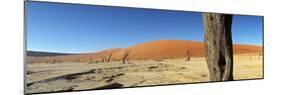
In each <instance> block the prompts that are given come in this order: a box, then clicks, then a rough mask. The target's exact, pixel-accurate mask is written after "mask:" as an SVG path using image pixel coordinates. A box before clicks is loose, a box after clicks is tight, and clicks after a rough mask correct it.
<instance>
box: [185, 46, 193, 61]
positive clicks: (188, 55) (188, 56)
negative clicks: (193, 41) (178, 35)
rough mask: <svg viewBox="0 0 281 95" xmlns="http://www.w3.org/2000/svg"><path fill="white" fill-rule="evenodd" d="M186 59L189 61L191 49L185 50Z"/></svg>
mask: <svg viewBox="0 0 281 95" xmlns="http://www.w3.org/2000/svg"><path fill="white" fill-rule="evenodd" d="M186 56H187V58H186V61H190V59H191V57H192V52H191V49H187V50H186Z"/></svg>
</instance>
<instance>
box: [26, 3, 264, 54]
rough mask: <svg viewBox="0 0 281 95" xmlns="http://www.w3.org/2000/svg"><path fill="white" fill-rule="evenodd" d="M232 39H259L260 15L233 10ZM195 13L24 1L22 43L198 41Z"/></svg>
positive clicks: (50, 46)
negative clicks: (24, 18)
mask: <svg viewBox="0 0 281 95" xmlns="http://www.w3.org/2000/svg"><path fill="white" fill-rule="evenodd" d="M232 27H233V28H232V36H233V42H234V43H239V44H253V45H260V46H261V45H262V34H263V33H262V17H258V16H236V15H235V16H234V18H233V26H232ZM203 29H204V27H203V21H202V15H201V13H196V12H183V11H165V10H151V9H136V8H120V7H104V6H87V5H72V4H58V3H42V2H40V3H39V2H28V3H27V49H28V50H34V51H49V52H50V51H51V52H67V53H79V52H95V51H99V50H103V49H108V48H124V47H128V46H132V45H135V44H138V43H142V42H149V41H154V40H194V41H203V35H204V31H203Z"/></svg>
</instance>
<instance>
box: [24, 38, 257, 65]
mask: <svg viewBox="0 0 281 95" xmlns="http://www.w3.org/2000/svg"><path fill="white" fill-rule="evenodd" d="M127 50H130V52H129V59H130V60H145V59H169V58H184V57H186V56H187V52H188V51H190V52H191V55H192V57H204V55H205V52H204V44H203V42H196V41H188V40H159V41H152V42H147V43H141V44H137V45H134V46H130V47H128V48H127ZM233 51H234V54H243V53H260V52H262V47H260V46H254V45H240V44H235V45H234V46H233ZM41 53H42V52H41ZM110 53H112V59H113V60H120V59H121V57H122V56H123V55H124V53H125V48H111V49H107V50H103V51H99V52H95V53H83V54H76V55H71V54H63V53H57V54H56V53H54V55H56V56H46V54H41V55H40V52H37V53H35V52H29V51H28V52H27V56H28V61H29V62H28V63H30V62H46V61H51V60H57V61H64V62H65V61H67V62H75V61H80V62H83V61H97V60H100V59H101V58H102V57H106V56H108V55H109V54H110ZM33 54H36V55H40V56H36V55H33ZM52 54H53V53H51V55H52ZM60 54H61V55H60ZM42 55H44V56H42Z"/></svg>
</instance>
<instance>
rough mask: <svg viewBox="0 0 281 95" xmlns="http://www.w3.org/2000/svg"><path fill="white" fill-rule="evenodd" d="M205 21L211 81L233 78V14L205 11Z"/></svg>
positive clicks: (206, 51) (205, 38)
mask: <svg viewBox="0 0 281 95" xmlns="http://www.w3.org/2000/svg"><path fill="white" fill-rule="evenodd" d="M203 22H204V31H205V35H204V45H205V56H206V62H207V65H208V69H209V73H210V81H227V80H233V51H232V37H231V24H232V15H226V14H214V13H203Z"/></svg>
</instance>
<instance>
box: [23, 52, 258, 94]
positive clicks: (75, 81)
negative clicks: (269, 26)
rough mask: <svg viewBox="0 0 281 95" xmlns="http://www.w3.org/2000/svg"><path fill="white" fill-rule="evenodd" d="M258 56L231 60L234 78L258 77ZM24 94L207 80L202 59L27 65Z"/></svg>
mask: <svg viewBox="0 0 281 95" xmlns="http://www.w3.org/2000/svg"><path fill="white" fill-rule="evenodd" d="M262 66H263V65H262V56H259V55H258V54H243V55H236V56H235V57H234V78H235V80H240V79H253V78H262V76H263V72H262V71H263V70H262V69H263V67H262ZM27 73H28V74H27V92H28V93H40V92H56V91H73V90H90V89H106V88H119V87H135V86H149V85H164V84H176V83H193V82H207V81H209V74H208V68H207V64H206V62H205V58H192V59H191V61H185V59H183V58H178V59H163V60H140V61H131V62H130V64H121V62H110V63H92V64H89V63H57V64H46V63H40V64H27Z"/></svg>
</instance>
